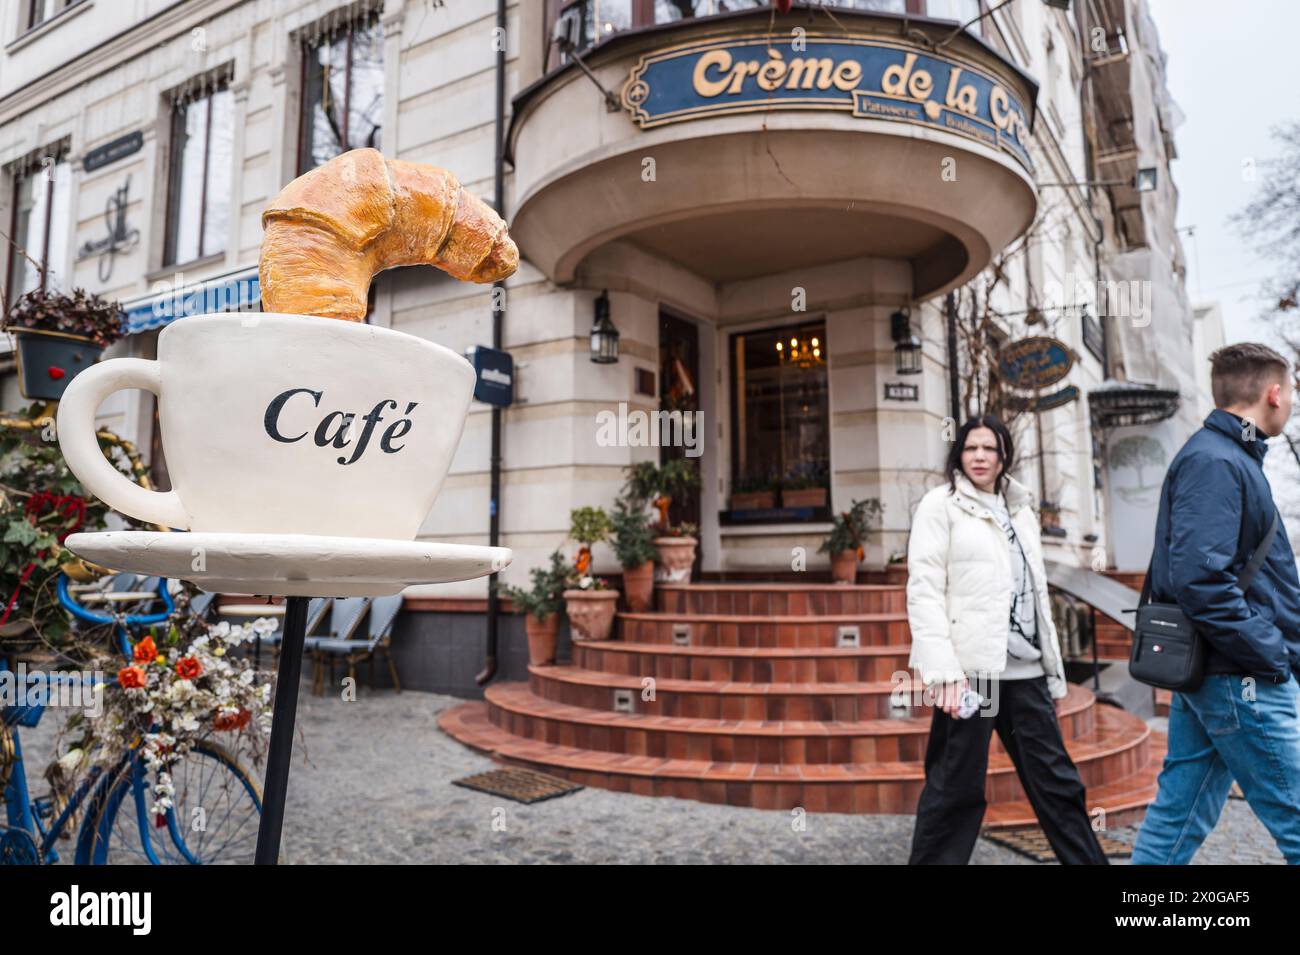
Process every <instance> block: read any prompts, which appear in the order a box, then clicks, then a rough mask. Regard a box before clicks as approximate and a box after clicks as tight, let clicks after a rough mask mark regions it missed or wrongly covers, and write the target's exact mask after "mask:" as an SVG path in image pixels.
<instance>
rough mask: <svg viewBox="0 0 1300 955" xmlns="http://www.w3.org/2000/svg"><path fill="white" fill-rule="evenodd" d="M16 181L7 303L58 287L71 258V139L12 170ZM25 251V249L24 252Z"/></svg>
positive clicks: (36, 155) (11, 225) (32, 157)
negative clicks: (69, 153)
mask: <svg viewBox="0 0 1300 955" xmlns="http://www.w3.org/2000/svg"><path fill="white" fill-rule="evenodd" d="M11 174H12V176H13V182H14V192H13V207H12V208H13V215H12V220H13V221H12V222H11V223H10V233H9V234H10V235H11V236H13V239H14V242H15V243H16V244H17V246H18V249H15V248H13V247H10V250H9V281H8V282H7V283H6V295H7V298H6V300H5V305H6V306H8V305H12V304H13V303H14V302H15V301H17V299H18V297H19V296H20V295H23V294H24V293H26V292H30V291H32V290H33V289H42V290H44V289H46V288H57V287H58V283H59V280H60V277H61V274H60V273H61V272H62V270H63V268H64V266H65V265H66V263H67V258H68V212H69V204H68V200H69V196H70V193H71V187H72V169H71V166H70V165H69V164H68V160H67V143H66V142H65V143H62V144H60V145H59V146H57V147H53V148H50V149H47V150H43V151H41V152H38V153H35V154H33V155H32V156H30V157H28V159H26V160H25V161H23V162H22V163H21V164H19V165H17V166H16V167H14V168H13V169H12V170H11ZM19 249H21V250H22V251H19Z"/></svg>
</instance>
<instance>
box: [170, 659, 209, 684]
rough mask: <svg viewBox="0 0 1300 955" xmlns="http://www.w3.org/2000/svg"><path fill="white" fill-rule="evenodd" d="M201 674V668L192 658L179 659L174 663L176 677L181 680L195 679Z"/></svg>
mask: <svg viewBox="0 0 1300 955" xmlns="http://www.w3.org/2000/svg"><path fill="white" fill-rule="evenodd" d="M202 672H203V667H202V666H200V665H199V661H198V660H196V659H194V658H193V657H181V658H180V659H179V660H177V661H176V675H177V676H179V677H180V678H181V679H182V680H193V679H196V678H197V677H198V675H199V674H200V673H202Z"/></svg>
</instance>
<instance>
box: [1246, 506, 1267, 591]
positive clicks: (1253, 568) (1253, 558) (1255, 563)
mask: <svg viewBox="0 0 1300 955" xmlns="http://www.w3.org/2000/svg"><path fill="white" fill-rule="evenodd" d="M1276 536H1277V507H1276V506H1274V508H1273V523H1272V524H1270V525H1268V533H1267V534H1265V535H1264V539H1263V540H1262V541H1260V542H1259V546H1258V547H1256V548H1255V553H1253V554H1251V555H1250V563H1249V564H1247V565H1246V569H1245V570H1243V571H1242V572H1241V574H1240V576H1238V577H1237V586H1238V587H1240V588H1241V592H1242V593H1243V594H1244V593H1245V592H1246V590H1247V589H1248V588H1249V587H1250V582H1251V581H1252V580H1254V579H1255V573H1256V572H1257V571H1258V570H1259V568H1260V567H1262V566H1263V564H1264V560H1265V558H1267V557H1268V551H1269V548H1270V547H1272V546H1273V538H1274V537H1276Z"/></svg>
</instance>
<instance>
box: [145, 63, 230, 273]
mask: <svg viewBox="0 0 1300 955" xmlns="http://www.w3.org/2000/svg"><path fill="white" fill-rule="evenodd" d="M233 110H234V104H233V100H232V97H231V93H230V90H229V89H227V88H226V80H225V79H218V80H209V81H207V82H203V81H199V82H197V83H196V84H195V86H194V87H192V88H190V89H189V90H187V91H185V92H178V93H177V94H176V98H175V100H174V102H173V106H172V124H171V125H172V138H171V168H170V170H169V173H168V180H167V183H168V185H167V242H166V249H165V251H164V257H163V264H164V265H178V264H180V263H182V262H193V261H194V260H195V259H201V258H203V257H204V256H207V255H214V254H216V253H218V252H222V251H224V250H225V248H226V234H227V232H228V230H229V227H230V190H231V176H232V174H233V170H232V163H233V156H232V153H231V151H232V138H233V136H234V111H233Z"/></svg>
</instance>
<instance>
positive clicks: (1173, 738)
mask: <svg viewBox="0 0 1300 955" xmlns="http://www.w3.org/2000/svg"><path fill="white" fill-rule="evenodd" d="M1252 693H1253V699H1252V698H1251V694H1252ZM1298 703H1300V684H1297V683H1296V678H1295V677H1294V676H1292V677H1291V679H1290V680H1289V681H1288V682H1286V683H1264V682H1260V681H1251V680H1249V679H1248V678H1246V677H1241V676H1231V675H1210V676H1207V677H1206V678H1205V682H1204V683H1203V684H1201V687H1200V688H1199V689H1198V690H1196V692H1194V693H1175V694H1174V696H1173V701H1172V702H1171V703H1170V704H1169V752H1168V755H1166V756H1165V762H1164V768H1163V769H1162V770H1161V772H1160V791H1159V793H1158V794H1157V795H1156V801H1155V802H1154V803H1153V804H1152V805H1151V806H1150V807H1149V808H1148V809H1147V813H1146V818H1145V819H1144V820H1143V822H1142V828H1141V830H1140V831H1139V832H1138V837H1137V842H1136V844H1135V845H1134V847H1133V859H1132V863H1133V865H1185V864H1186V863H1188V862H1190V861H1191V858H1192V856H1193V855H1194V854H1195V853H1196V850H1197V849H1199V848H1200V846H1201V843H1202V842H1204V841H1205V837H1206V836H1207V835H1209V834H1210V831H1211V830H1212V829H1213V828H1214V826H1215V823H1217V822H1218V821H1219V813H1220V812H1221V811H1222V810H1223V804H1224V802H1225V801H1226V800H1227V798H1228V790H1229V789H1230V788H1232V781H1233V779H1234V778H1235V779H1236V780H1237V783H1238V784H1239V785H1240V786H1241V791H1242V793H1243V794H1244V795H1245V797H1246V801H1247V802H1248V803H1250V808H1251V809H1253V810H1254V811H1255V815H1256V816H1258V817H1259V819H1260V821H1261V822H1262V823H1264V825H1265V826H1266V827H1267V828H1268V831H1269V832H1270V833H1272V835H1273V838H1274V839H1275V840H1276V841H1277V845H1278V848H1279V849H1281V850H1282V854H1283V855H1284V856H1285V857H1286V861H1287V863H1288V864H1290V865H1297V864H1300V715H1297V712H1296V707H1297V704H1298Z"/></svg>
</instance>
